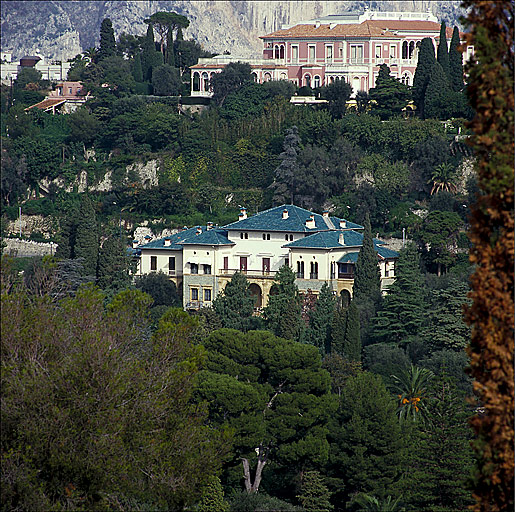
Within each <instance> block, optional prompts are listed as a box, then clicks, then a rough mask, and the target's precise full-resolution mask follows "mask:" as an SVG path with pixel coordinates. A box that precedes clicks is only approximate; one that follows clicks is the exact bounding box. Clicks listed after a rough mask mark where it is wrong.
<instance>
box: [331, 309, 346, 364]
mask: <svg viewBox="0 0 515 512" xmlns="http://www.w3.org/2000/svg"><path fill="white" fill-rule="evenodd" d="M346 325H347V312H346V310H345V309H344V308H342V307H338V308H336V310H335V312H334V315H333V323H332V325H331V353H336V354H339V355H340V356H342V355H343V354H344V352H343V345H344V340H345V326H346Z"/></svg>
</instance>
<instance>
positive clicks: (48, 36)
mask: <svg viewBox="0 0 515 512" xmlns="http://www.w3.org/2000/svg"><path fill="white" fill-rule="evenodd" d="M365 6H370V7H371V8H374V9H377V10H382V11H399V12H401V11H428V10H430V11H432V12H433V14H435V15H436V16H437V17H438V18H439V19H444V20H445V21H446V22H447V24H448V25H454V24H458V21H459V16H461V15H463V14H464V10H463V9H462V8H460V1H459V0H445V1H431V0H402V1H399V0H395V1H393V0H392V1H374V2H366V1H363V0H357V1H346V2H342V1H335V0H325V1H320V0H318V1H303V0H291V1H283V0H271V1H248V0H227V1H215V0H198V1H181V0H178V1H164V0H152V1H151V0H147V1H134V0H118V1H114V0H104V1H82V0H73V1H53V0H48V1H44V2H42V1H39V2H31V1H4V2H2V5H1V20H2V51H12V53H13V54H14V55H13V56H14V57H15V58H19V57H22V56H23V55H30V54H34V53H39V54H41V55H44V56H45V57H48V58H49V59H50V60H67V59H71V58H73V57H74V56H75V55H77V54H78V53H80V52H81V51H82V50H84V49H86V48H89V47H92V46H95V45H98V39H99V31H100V23H101V21H102V19H104V18H110V19H111V21H112V22H113V26H114V29H115V34H116V36H118V35H119V34H120V33H122V32H126V33H130V34H143V33H145V31H146V25H145V23H144V19H145V18H147V17H148V16H150V15H151V14H153V13H154V12H157V11H175V12H178V13H180V14H183V15H185V16H187V17H188V18H189V19H190V22H191V24H190V27H189V28H188V30H187V31H186V33H185V37H188V38H193V39H196V40H197V41H199V42H200V43H201V44H202V45H203V46H204V47H205V48H206V49H207V50H210V51H212V52H215V53H223V52H224V51H226V50H228V51H229V52H230V53H231V54H232V55H238V56H252V55H254V56H258V55H260V54H261V50H262V44H261V41H260V39H258V37H259V36H260V35H264V34H267V33H270V32H273V31H275V30H278V29H279V28H281V25H282V24H284V23H288V24H291V23H297V22H299V21H303V20H307V19H312V18H315V17H317V16H325V15H328V14H339V13H342V12H347V11H354V10H362V9H363V8H364V7H365Z"/></svg>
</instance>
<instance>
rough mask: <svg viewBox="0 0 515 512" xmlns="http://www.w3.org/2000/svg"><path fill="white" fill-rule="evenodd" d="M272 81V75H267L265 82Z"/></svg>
mask: <svg viewBox="0 0 515 512" xmlns="http://www.w3.org/2000/svg"><path fill="white" fill-rule="evenodd" d="M270 80H272V75H271V74H270V73H268V72H266V73H265V82H270Z"/></svg>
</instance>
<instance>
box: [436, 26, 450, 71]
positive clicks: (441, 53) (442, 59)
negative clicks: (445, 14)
mask: <svg viewBox="0 0 515 512" xmlns="http://www.w3.org/2000/svg"><path fill="white" fill-rule="evenodd" d="M436 60H437V62H439V63H440V66H442V68H443V70H444V72H445V74H446V75H447V76H449V50H448V48H447V27H446V25H445V21H442V26H441V27H440V41H439V42H438V50H437V54H436Z"/></svg>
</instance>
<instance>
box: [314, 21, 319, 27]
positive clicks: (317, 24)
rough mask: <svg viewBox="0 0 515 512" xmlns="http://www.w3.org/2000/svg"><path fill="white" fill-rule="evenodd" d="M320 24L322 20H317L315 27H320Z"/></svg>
mask: <svg viewBox="0 0 515 512" xmlns="http://www.w3.org/2000/svg"><path fill="white" fill-rule="evenodd" d="M319 26H320V20H316V21H315V28H318V27H319Z"/></svg>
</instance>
